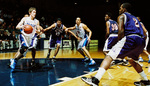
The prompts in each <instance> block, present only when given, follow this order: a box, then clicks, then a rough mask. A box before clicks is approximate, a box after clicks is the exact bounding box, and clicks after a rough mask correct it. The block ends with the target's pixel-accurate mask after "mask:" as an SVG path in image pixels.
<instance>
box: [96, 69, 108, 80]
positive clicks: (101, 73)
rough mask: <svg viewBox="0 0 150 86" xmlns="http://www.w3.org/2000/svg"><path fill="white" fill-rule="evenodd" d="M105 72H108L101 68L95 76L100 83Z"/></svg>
mask: <svg viewBox="0 0 150 86" xmlns="http://www.w3.org/2000/svg"><path fill="white" fill-rule="evenodd" d="M105 72H106V70H105V69H104V68H101V67H100V68H99V70H98V72H97V74H96V75H95V78H97V79H98V80H99V81H100V79H101V78H102V76H103V75H104V73H105Z"/></svg>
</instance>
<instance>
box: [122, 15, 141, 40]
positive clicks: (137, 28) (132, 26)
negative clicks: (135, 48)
mask: <svg viewBox="0 0 150 86" xmlns="http://www.w3.org/2000/svg"><path fill="white" fill-rule="evenodd" d="M123 15H124V16H125V19H124V20H125V22H124V23H125V28H124V32H125V36H128V35H131V34H137V35H139V36H141V37H144V34H143V29H142V26H141V24H140V22H139V20H138V19H137V18H136V17H135V16H133V15H131V14H130V13H124V14H123Z"/></svg>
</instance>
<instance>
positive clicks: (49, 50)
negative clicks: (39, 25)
mask: <svg viewBox="0 0 150 86" xmlns="http://www.w3.org/2000/svg"><path fill="white" fill-rule="evenodd" d="M51 51H52V49H50V48H49V49H48V53H47V57H46V58H47V59H48V58H49V57H50V54H51Z"/></svg>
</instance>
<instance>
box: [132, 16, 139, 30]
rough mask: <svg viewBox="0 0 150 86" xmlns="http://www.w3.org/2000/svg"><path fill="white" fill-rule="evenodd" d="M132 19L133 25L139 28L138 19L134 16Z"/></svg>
mask: <svg viewBox="0 0 150 86" xmlns="http://www.w3.org/2000/svg"><path fill="white" fill-rule="evenodd" d="M133 21H134V22H135V26H136V27H137V28H139V27H140V25H139V23H138V20H137V19H135V18H133Z"/></svg>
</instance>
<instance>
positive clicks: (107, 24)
mask: <svg viewBox="0 0 150 86" xmlns="http://www.w3.org/2000/svg"><path fill="white" fill-rule="evenodd" d="M108 36H109V21H107V22H106V38H108Z"/></svg>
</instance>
